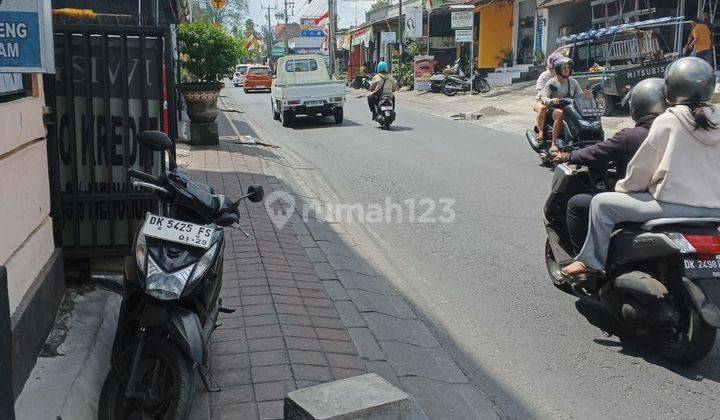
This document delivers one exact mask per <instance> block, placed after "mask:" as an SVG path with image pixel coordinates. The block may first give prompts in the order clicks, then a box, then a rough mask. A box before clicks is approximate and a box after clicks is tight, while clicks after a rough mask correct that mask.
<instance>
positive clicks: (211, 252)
mask: <svg viewBox="0 0 720 420" xmlns="http://www.w3.org/2000/svg"><path fill="white" fill-rule="evenodd" d="M216 250H217V242H215V244H214V245H213V246H211V247H210V249H208V250H207V252H205V253H204V254H203V256H202V257H200V260H198V262H197V264H196V266H195V271H194V272H193V275H192V279H190V282H194V281H195V280H197V279H199V278H200V277H202V275H203V274H205V272H206V271H207V270H208V268H210V265H212V262H213V259H214V258H215V251H216Z"/></svg>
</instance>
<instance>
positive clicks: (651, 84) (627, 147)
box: [553, 78, 667, 253]
mask: <svg viewBox="0 0 720 420" xmlns="http://www.w3.org/2000/svg"><path fill="white" fill-rule="evenodd" d="M629 98H630V99H629V101H630V115H631V116H632V119H633V120H634V121H635V127H632V128H626V129H624V130H621V131H619V132H617V133H616V134H615V135H614V136H612V137H610V138H609V139H607V140H605V141H602V142H599V143H595V144H593V145H592V146H588V147H584V148H582V149H578V150H574V151H572V152H569V153H567V152H565V153H556V154H555V156H554V159H553V161H554V162H556V163H562V162H569V163H572V164H574V165H585V166H590V167H600V168H602V169H603V170H604V169H606V168H608V167H610V165H611V164H612V167H614V168H615V170H616V171H617V179H623V178H625V174H626V173H627V166H628V163H629V162H630V160H631V159H632V158H633V156H635V152H637V150H638V148H639V147H640V145H641V144H642V142H643V141H644V140H645V138H646V137H647V135H648V131H649V130H650V126H651V125H652V123H653V121H655V118H657V116H658V115H660V114H662V113H663V112H665V109H666V108H667V103H666V99H665V81H664V80H663V79H659V78H650V79H645V80H643V81H642V82H640V83H638V84H637V85H635V87H634V88H633V89H632V91H631V92H630V94H629ZM592 198H593V194H578V195H575V196H573V197H572V198H571V199H570V200H569V201H568V203H567V226H568V233H569V235H570V243H571V244H572V247H573V251H575V252H576V253H578V252H580V248H582V246H583V243H584V242H585V236H586V235H587V228H588V213H589V211H590V200H592Z"/></svg>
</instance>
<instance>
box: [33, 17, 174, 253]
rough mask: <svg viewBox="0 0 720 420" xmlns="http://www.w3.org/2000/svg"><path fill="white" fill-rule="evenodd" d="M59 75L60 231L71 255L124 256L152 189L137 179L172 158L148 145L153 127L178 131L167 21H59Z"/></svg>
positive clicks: (55, 210) (55, 173)
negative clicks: (137, 173) (144, 140)
mask: <svg viewBox="0 0 720 420" xmlns="http://www.w3.org/2000/svg"><path fill="white" fill-rule="evenodd" d="M54 32H55V62H56V74H55V75H51V76H47V77H46V78H45V93H46V97H47V103H48V106H49V107H50V109H51V110H52V115H53V116H54V118H53V120H54V121H53V122H52V124H49V128H48V156H49V158H48V159H49V161H50V162H49V163H50V178H51V179H50V182H51V194H52V197H51V200H52V216H53V221H54V229H55V238H56V240H57V241H58V242H59V243H60V244H62V246H63V247H64V248H65V256H66V257H69V258H87V257H107V256H119V255H124V254H126V253H128V252H129V250H130V242H131V240H132V236H133V232H134V230H135V228H136V226H137V224H138V221H139V220H140V219H142V218H143V216H144V215H145V213H146V212H147V211H156V210H157V209H158V202H157V200H156V199H155V198H154V197H153V195H152V193H150V192H149V191H147V190H145V189H136V188H135V187H133V185H132V184H131V183H130V180H129V179H128V177H127V174H126V170H127V168H130V167H134V168H138V169H141V170H144V171H146V172H151V173H154V174H158V173H159V172H160V171H162V170H164V169H165V161H161V159H160V158H159V156H158V154H157V153H156V154H155V156H153V155H152V154H151V153H150V151H148V150H145V149H144V148H143V147H141V146H140V145H139V144H138V141H137V134H138V133H139V132H140V131H143V130H162V131H164V132H165V133H167V134H168V135H170V137H171V138H173V139H175V138H177V126H176V118H175V100H174V98H175V82H174V71H173V68H174V66H173V43H172V36H171V33H170V30H169V29H168V28H161V27H142V26H99V25H82V26H66V25H56V27H55V30H54Z"/></svg>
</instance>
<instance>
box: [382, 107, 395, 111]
mask: <svg viewBox="0 0 720 420" xmlns="http://www.w3.org/2000/svg"><path fill="white" fill-rule="evenodd" d="M380 110H381V111H392V107H391V106H381V107H380Z"/></svg>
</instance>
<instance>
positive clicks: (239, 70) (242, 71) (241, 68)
mask: <svg viewBox="0 0 720 420" xmlns="http://www.w3.org/2000/svg"><path fill="white" fill-rule="evenodd" d="M247 69H248V68H247V66H237V67H236V68H235V72H236V73H240V74H245V73H246V72H247Z"/></svg>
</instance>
